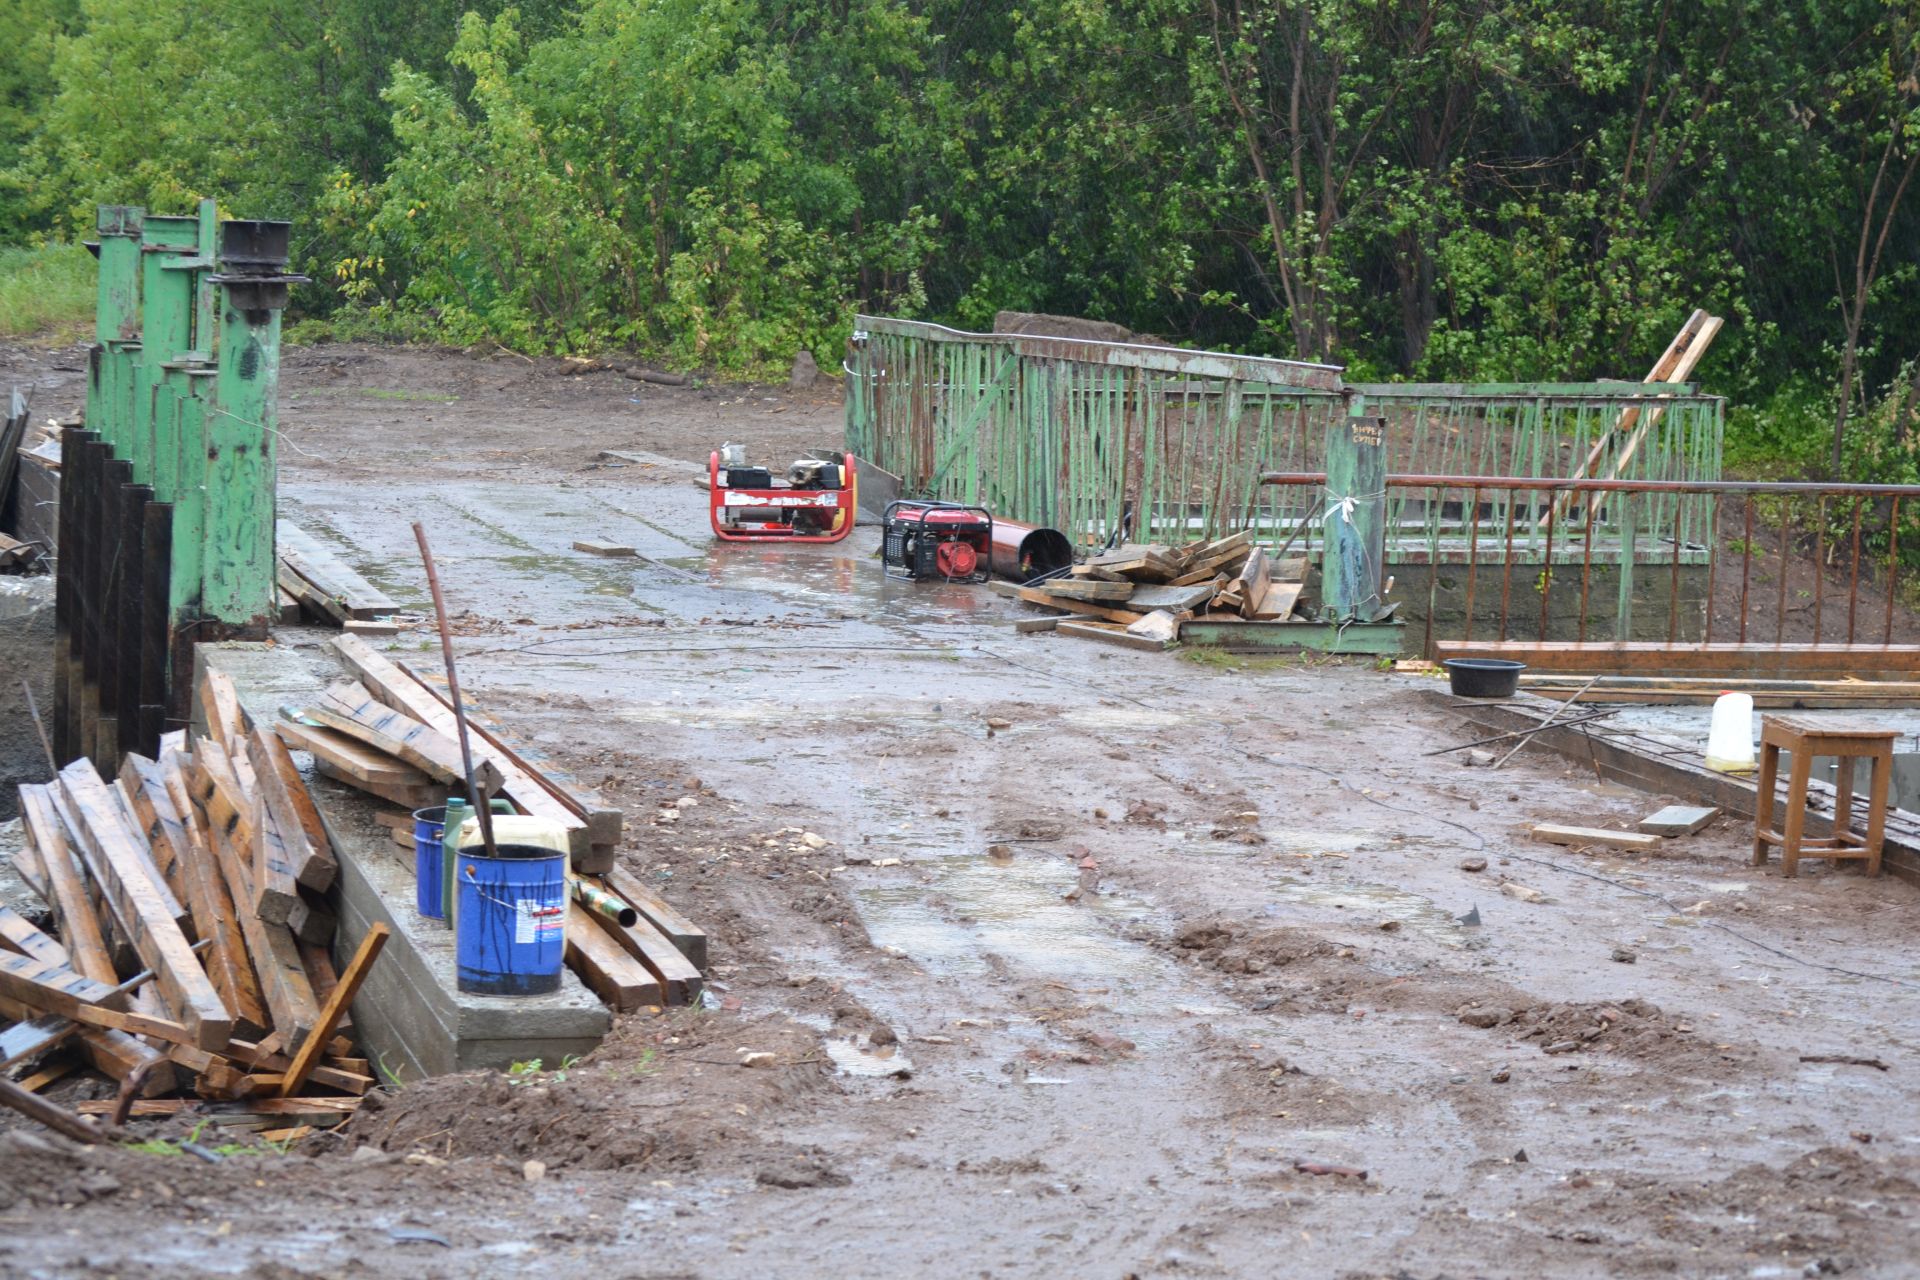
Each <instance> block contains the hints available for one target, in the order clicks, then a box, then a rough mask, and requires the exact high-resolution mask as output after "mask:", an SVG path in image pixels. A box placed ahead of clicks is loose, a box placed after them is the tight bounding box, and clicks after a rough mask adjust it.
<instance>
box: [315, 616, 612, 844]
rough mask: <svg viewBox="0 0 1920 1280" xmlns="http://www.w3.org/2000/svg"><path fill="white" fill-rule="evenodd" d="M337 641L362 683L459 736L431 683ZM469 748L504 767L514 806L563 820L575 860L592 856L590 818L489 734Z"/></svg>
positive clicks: (346, 639) (344, 639)
mask: <svg viewBox="0 0 1920 1280" xmlns="http://www.w3.org/2000/svg"><path fill="white" fill-rule="evenodd" d="M333 644H334V648H335V649H336V650H338V651H339V653H340V656H341V657H342V658H344V659H346V661H347V664H348V665H349V666H351V667H352V668H353V669H354V670H355V671H357V672H358V673H359V675H360V679H361V681H362V682H363V683H364V684H365V685H366V686H367V688H368V689H369V690H371V691H372V692H373V695H374V696H375V697H377V698H379V699H380V700H381V701H382V702H384V703H386V704H387V705H388V706H390V707H392V708H393V709H394V710H396V711H401V712H405V713H406V714H407V715H409V716H412V717H413V718H414V719H416V720H418V721H420V722H421V723H422V724H424V725H426V726H428V727H429V728H432V729H437V730H439V731H440V732H441V733H443V734H445V735H447V736H449V737H453V738H454V739H455V740H456V741H457V740H458V733H459V729H458V726H456V725H455V723H454V719H453V712H452V711H450V710H448V709H447V708H446V707H445V706H444V705H442V704H441V703H440V701H439V700H438V699H437V698H436V697H434V695H433V694H432V693H431V692H429V691H428V690H427V688H426V686H424V685H422V684H421V683H420V682H419V681H418V680H416V679H414V678H413V677H412V676H410V675H408V674H407V673H406V672H405V671H403V670H401V669H400V668H399V667H397V666H395V665H394V664H393V663H392V662H390V661H388V660H387V659H386V658H384V657H382V656H381V655H380V654H378V653H375V652H374V651H373V648H372V646H370V645H368V644H367V642H366V641H364V640H361V639H360V638H359V637H357V636H341V637H339V638H338V639H336V640H335V641H334V642H333ZM470 746H471V747H472V750H473V752H474V754H475V755H476V756H479V755H484V756H486V757H487V758H488V759H490V760H492V761H493V764H494V766H495V767H496V768H497V769H499V770H500V776H501V777H502V778H503V779H504V780H505V784H506V794H507V796H508V797H509V798H510V799H512V801H513V803H514V805H515V807H517V808H518V809H519V810H520V811H521V812H522V813H526V814H530V815H532V816H534V817H538V818H547V819H550V820H552V821H554V822H557V823H559V824H560V826H561V827H562V829H564V830H565V831H566V833H567V842H568V848H569V851H570V853H571V854H572V856H573V857H574V858H576V859H578V858H583V857H588V856H590V855H591V854H592V850H593V843H594V842H593V839H592V836H591V833H590V832H589V830H588V828H587V820H586V819H585V818H582V817H581V816H580V815H579V814H577V813H575V812H573V810H572V809H570V808H568V807H567V806H566V805H565V804H564V803H562V802H561V801H560V800H558V799H557V798H555V797H554V795H553V793H552V792H550V791H548V790H547V789H546V788H545V787H543V786H541V785H540V782H539V781H538V780H537V779H536V778H534V777H533V776H532V775H530V774H529V773H528V772H527V771H526V770H525V769H523V768H521V767H520V766H519V765H518V764H516V763H514V762H513V761H512V760H511V759H509V758H507V757H506V756H505V755H504V754H503V753H502V752H500V751H498V750H496V749H494V748H493V747H492V746H491V745H490V744H489V743H488V742H487V741H486V740H485V738H484V737H480V738H478V739H477V740H472V741H470Z"/></svg>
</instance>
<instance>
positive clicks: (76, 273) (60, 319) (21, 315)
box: [0, 244, 98, 342]
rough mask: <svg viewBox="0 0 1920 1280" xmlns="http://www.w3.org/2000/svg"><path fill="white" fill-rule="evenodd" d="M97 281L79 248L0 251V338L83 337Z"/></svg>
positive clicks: (68, 339)
mask: <svg viewBox="0 0 1920 1280" xmlns="http://www.w3.org/2000/svg"><path fill="white" fill-rule="evenodd" d="M97 278H98V271H97V269H96V267H95V264H94V260H93V255H92V254H90V253H88V252H87V250H86V248H85V247H84V246H82V245H77V244H47V245H42V246H40V247H38V248H32V249H25V248H15V249H4V248H0V337H7V338H47V339H53V340H57V341H61V342H71V341H74V340H76V339H79V338H82V337H84V336H85V335H86V334H87V333H88V332H89V331H90V330H91V329H92V328H93V310H94V302H95V294H96V291H97V285H96V280H97Z"/></svg>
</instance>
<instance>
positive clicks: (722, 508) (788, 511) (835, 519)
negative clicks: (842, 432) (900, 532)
mask: <svg viewBox="0 0 1920 1280" xmlns="http://www.w3.org/2000/svg"><path fill="white" fill-rule="evenodd" d="M855 473H856V463H855V461H854V457H853V455H852V454H850V453H829V454H827V455H826V456H824V457H819V458H801V459H799V460H798V461H796V462H795V463H794V464H793V465H792V466H790V467H788V468H787V471H786V475H785V476H784V477H782V478H779V479H776V478H775V477H774V474H773V471H772V470H771V469H770V468H767V467H756V466H750V465H748V463H747V459H746V450H745V448H743V447H742V446H740V445H737V444H729V445H725V446H723V447H722V448H720V449H718V450H716V451H715V452H714V453H713V454H712V455H711V457H709V459H708V461H707V495H708V501H707V507H708V516H709V522H710V523H711V524H712V526H713V532H714V536H715V537H717V538H719V539H721V540H722V541H724V542H787V541H791V542H838V541H840V540H841V539H842V538H845V537H846V536H847V535H848V534H850V533H852V532H853V524H854V509H855V505H856V503H857V502H858V490H857V488H856V480H857V477H856V474H855Z"/></svg>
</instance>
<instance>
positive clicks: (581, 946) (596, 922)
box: [566, 902, 667, 1013]
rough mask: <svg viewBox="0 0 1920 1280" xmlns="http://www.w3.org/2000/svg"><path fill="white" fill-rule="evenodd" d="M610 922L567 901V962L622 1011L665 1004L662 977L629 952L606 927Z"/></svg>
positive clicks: (585, 981) (583, 979)
mask: <svg viewBox="0 0 1920 1280" xmlns="http://www.w3.org/2000/svg"><path fill="white" fill-rule="evenodd" d="M603 923H611V922H610V921H606V920H604V918H603V917H600V916H597V915H595V914H594V913H593V912H591V911H588V910H587V909H586V908H585V907H583V906H581V905H580V904H579V903H578V902H569V903H568V904H567V933H566V937H567V947H566V950H567V964H568V965H569V966H570V967H571V968H572V969H573V971H574V972H575V973H577V974H579V975H580V981H582V982H584V983H586V984H587V987H588V989H589V990H591V991H592V992H593V993H594V994H595V995H597V996H599V997H600V998H601V999H602V1000H604V1001H606V1002H607V1003H608V1004H609V1005H611V1006H613V1008H615V1009H617V1010H619V1011H620V1012H621V1013H632V1012H633V1011H634V1010H635V1009H639V1008H642V1007H644V1006H646V1005H665V1004H666V1003H667V996H666V990H665V988H664V987H663V986H662V985H661V982H660V980H659V979H658V978H657V977H655V976H654V975H653V973H652V972H651V971H649V970H648V969H647V967H646V966H645V965H643V964H641V963H640V961H638V960H637V959H635V958H634V957H632V956H630V955H628V954H627V952H626V951H625V949H623V948H622V947H621V945H620V944H619V943H618V942H616V941H615V940H614V939H613V938H612V937H611V936H610V935H609V934H608V933H607V931H606V930H605V929H603V928H601V925H602V924H603Z"/></svg>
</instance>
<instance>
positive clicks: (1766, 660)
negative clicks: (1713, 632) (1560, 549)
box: [1434, 640, 1920, 680]
mask: <svg viewBox="0 0 1920 1280" xmlns="http://www.w3.org/2000/svg"><path fill="white" fill-rule="evenodd" d="M1448 658H1512V659H1515V660H1517V661H1520V662H1524V663H1526V664H1527V665H1528V666H1529V667H1531V668H1533V669H1534V670H1535V671H1555V672H1560V673H1562V674H1568V675H1616V674H1635V673H1639V674H1671V675H1692V676H1708V677H1713V678H1717V679H1722V680H1739V679H1742V678H1745V677H1748V676H1753V677H1759V678H1762V679H1766V678H1775V679H1777V678H1781V677H1788V678H1795V679H1844V678H1846V677H1848V676H1859V677H1861V678H1863V679H1879V678H1887V679H1895V680H1906V679H1911V678H1912V677H1914V676H1915V675H1920V645H1910V644H1894V645H1836V644H1825V645H1798V646H1794V645H1787V646H1775V645H1767V644H1734V643H1723V642H1719V641H1716V642H1715V643H1713V644H1677V645H1665V644H1661V643H1659V642H1657V641H1645V640H1634V641H1612V642H1608V641H1587V642H1585V643H1581V642H1578V641H1572V640H1557V641H1531V640H1508V641H1482V640H1475V641H1473V642H1471V643H1468V642H1465V641H1459V640H1443V641H1438V642H1436V643H1435V645H1434V659H1435V661H1445V660H1446V659H1448Z"/></svg>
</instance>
